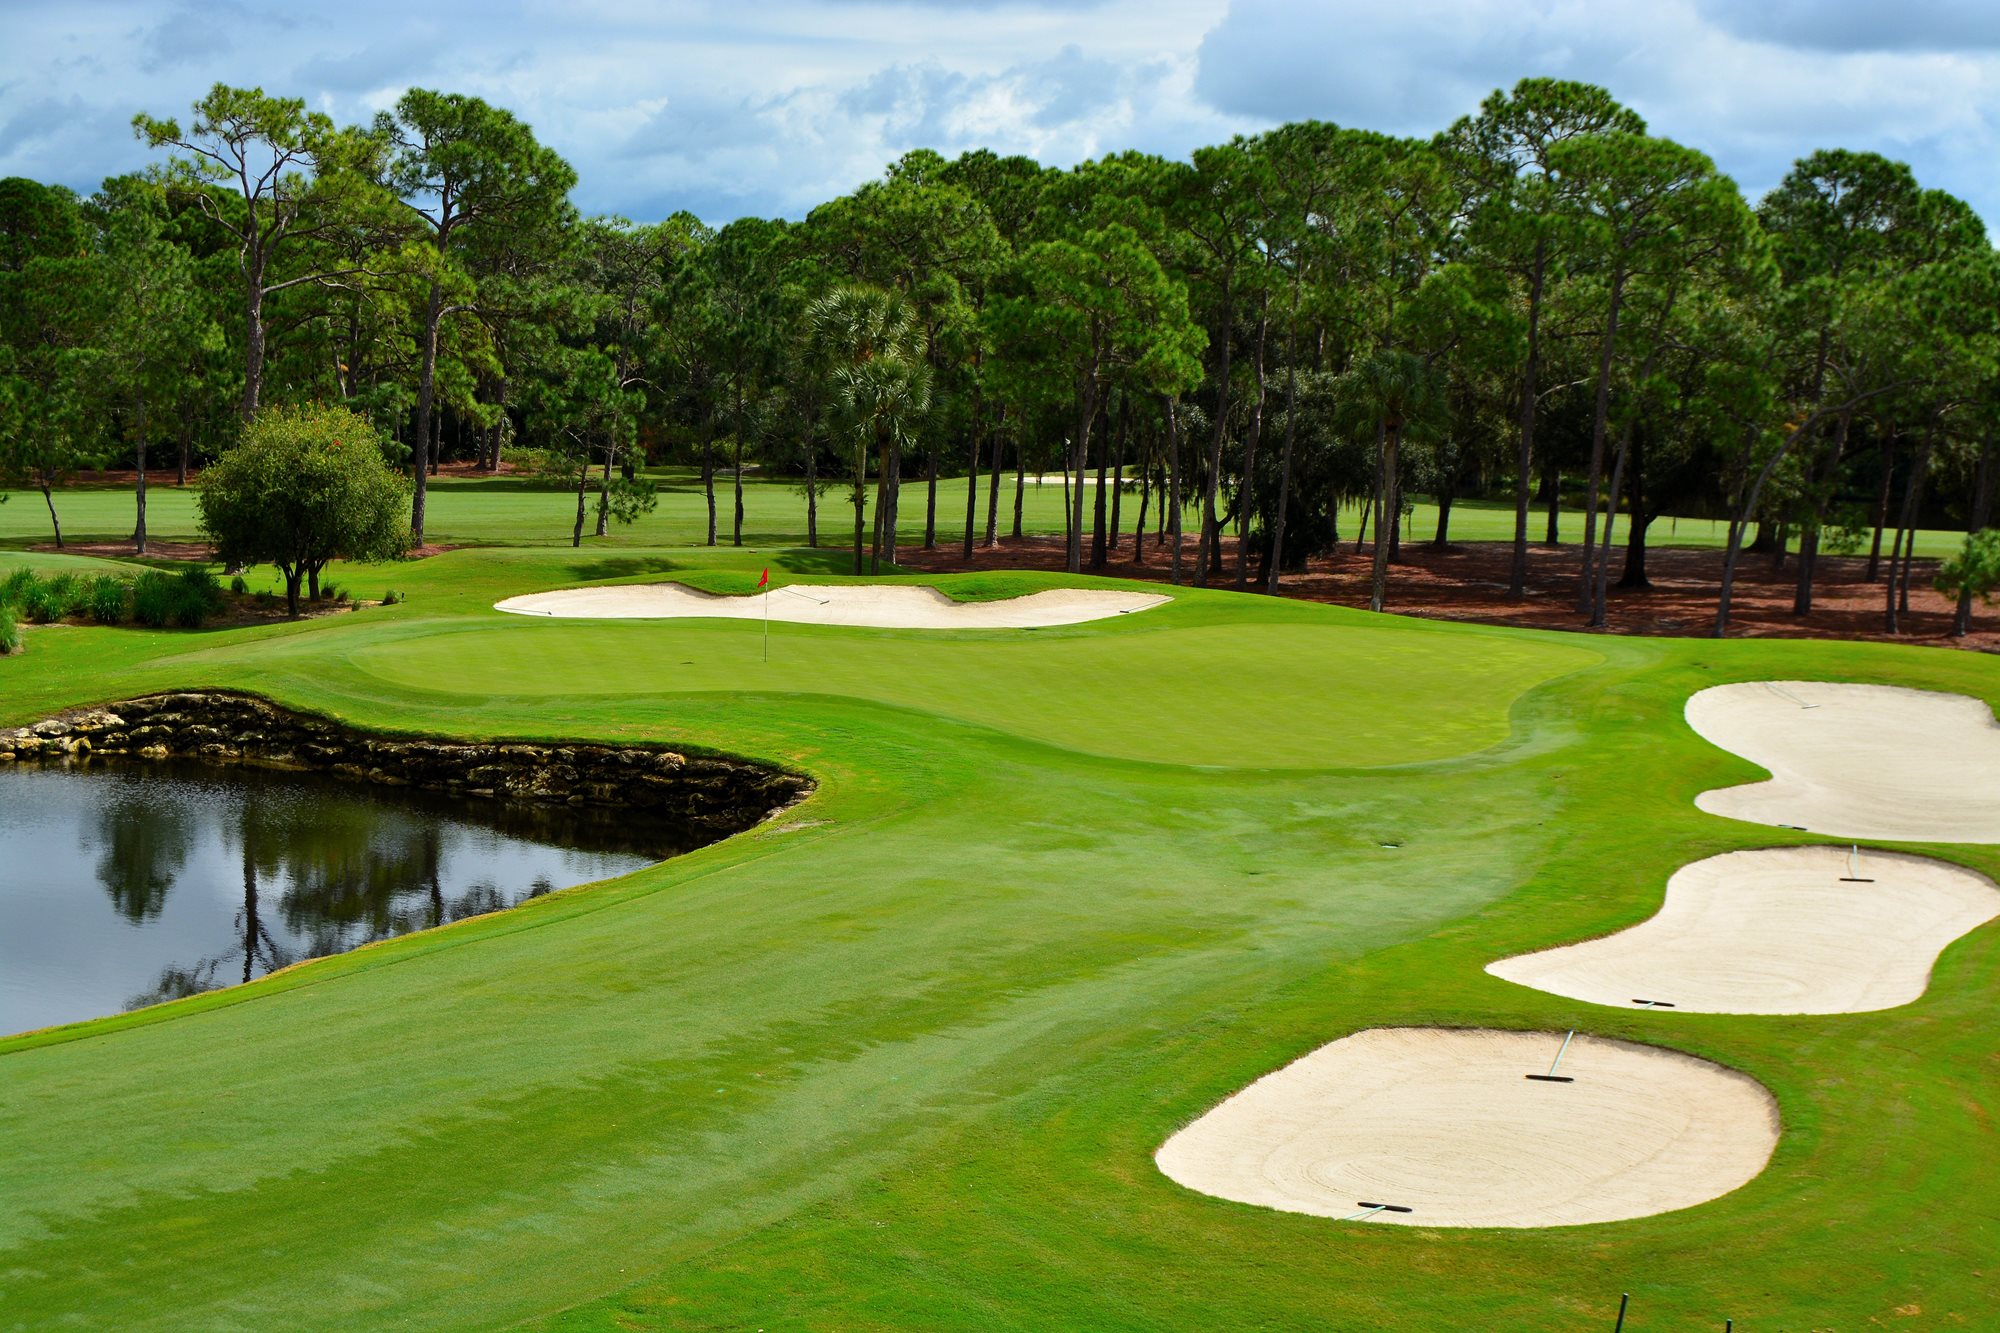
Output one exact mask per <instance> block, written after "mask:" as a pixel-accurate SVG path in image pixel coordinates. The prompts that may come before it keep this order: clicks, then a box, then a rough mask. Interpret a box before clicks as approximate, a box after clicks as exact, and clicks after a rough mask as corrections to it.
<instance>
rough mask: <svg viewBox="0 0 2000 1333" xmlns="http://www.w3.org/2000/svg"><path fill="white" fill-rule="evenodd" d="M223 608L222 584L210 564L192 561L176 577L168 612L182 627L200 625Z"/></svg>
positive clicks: (192, 627)
mask: <svg viewBox="0 0 2000 1333" xmlns="http://www.w3.org/2000/svg"><path fill="white" fill-rule="evenodd" d="M221 609H222V585H221V584H220V583H218V582H217V581H216V578H215V574H214V572H213V571H212V570H210V569H209V567H208V566H207V565H189V566H188V567H187V568H185V569H183V570H181V571H180V572H179V573H178V574H175V575H174V578H173V590H172V593H171V595H170V600H169V603H168V614H169V616H170V617H171V618H172V619H173V622H174V623H175V624H176V625H179V626H180V627H181V628H182V629H200V628H201V625H202V622H203V621H205V620H207V619H208V618H209V617H210V616H212V615H214V614H215V613H216V612H217V611H220V610H221Z"/></svg>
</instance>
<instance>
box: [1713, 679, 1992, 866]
mask: <svg viewBox="0 0 2000 1333" xmlns="http://www.w3.org/2000/svg"><path fill="white" fill-rule="evenodd" d="M1687 720H1688V725H1689V726H1691V727H1693V728H1694V729H1695V731H1696V732H1697V733H1698V734H1699V735H1701V736H1702V737H1703V738H1705V739H1706V740H1708V741H1710V742H1712V743H1714V744H1715V745H1718V746H1720V747H1722V748H1723V749H1725V750H1728V751H1730V752H1732V753H1734V754H1739V755H1742V756H1743V757H1744V758H1745V759H1748V760H1750V761H1751V762H1752V763H1755V764H1758V765H1760V766H1761V767H1763V768H1766V769H1768V770H1770V773H1771V777H1770V780H1769V781H1766V782H1756V783H1750V784H1747V785H1745V786H1741V787H1725V788H1720V789H1718V790H1715V791H1706V792H1703V793H1702V794H1701V795H1700V796H1698V797H1696V798H1695V804H1696V805H1698V806H1700V807H1701V808H1702V809H1703V810H1706V811H1708V812H1709V813H1710V814H1713V815H1722V816H1724V817H1725V818H1728V819H1742V820H1748V821H1750V822H1752V823H1757V824H1776V825H1781V826H1792V827H1797V828H1803V829H1806V830H1809V831H1811V832H1813V833H1825V834H1828V835H1831V836H1833V837H1837V838H1881V839H1889V840H1901V841H1923V842H1980V843H1991V842H2000V725H1996V724H1995V722H1994V719H1993V711H1992V709H1990V708H1988V707H1987V706H1986V704H1985V703H1983V702H1981V701H1980V700H1978V699H1971V698H1967V697H1966V696H1965V695H1962V694H1938V693H1933V692H1931V691H1928V690H1910V689H1903V688H1901V687H1899V686H1891V685H1846V684H1832V683H1828V682H1824V681H1797V680H1786V681H1763V682H1757V683H1752V684H1741V685H1718V686H1716V687H1714V688H1713V689H1707V690H1703V691H1701V692H1700V693H1699V694H1697V695H1695V696H1694V697H1693V698H1692V699H1689V700H1688V702H1687Z"/></svg>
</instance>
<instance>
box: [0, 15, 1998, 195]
mask: <svg viewBox="0 0 2000 1333" xmlns="http://www.w3.org/2000/svg"><path fill="white" fill-rule="evenodd" d="M225 5H226V6H227V7H224V6H225ZM1885 16H1886V17H1885ZM1532 74H1553V75H1558V76H1562V77H1568V78H1577V79H1584V80H1588V81H1590V82H1595V83H1601V84H1604V85H1605V86H1607V87H1609V88H1610V89H1611V90H1612V91H1613V92H1614V93H1615V94H1617V95H1618V96H1619V97H1621V98H1622V99H1624V100H1625V101H1627V102H1628V103H1629V104H1631V105H1633V106H1634V107H1636V108H1637V109H1638V110H1640V111H1641V112H1642V113H1643V114H1645V115H1646V117H1647V118H1648V120H1649V121H1650V122H1651V123H1652V125H1653V127H1654V128H1655V130H1657V131H1658V132H1660V133H1664V134H1671V135H1673V136H1675V137H1676V138H1680V139H1682V140H1684V141H1685V142H1688V143H1691V144H1693V145H1695V146H1697V147H1700V148H1703V149H1705V150H1706V151H1708V152H1709V153H1710V154H1711V155H1713V156H1714V157H1715V158H1716V159H1717V161H1718V162H1719V163H1721V165H1722V166H1723V168H1724V169H1725V170H1727V171H1730V172H1731V173H1732V174H1733V175H1735V176H1736V177H1737V179H1738V180H1739V181H1740V182H1741V183H1742V184H1743V185H1744V186H1745V187H1746V189H1749V190H1751V191H1752V192H1755V191H1758V190H1761V189H1763V188H1766V187H1768V186H1769V185H1770V184H1772V183H1773V182H1774V181H1775V180H1776V179H1777V177H1778V176H1779V175H1780V174H1782V173H1783V171H1784V169H1785V167H1786V166H1787V165H1788V164H1789V163H1790V162H1791V161H1792V160H1793V159H1794V158H1796V157H1797V156H1799V155H1801V154H1803V153H1805V152H1808V151H1811V150H1812V149H1814V148H1817V147H1823V146H1827V145H1830V144H1836V143H1837V144H1841V145H1844V146H1849V147H1855V148H1873V149H1877V150H1879V151H1883V152H1887V153H1890V154H1892V155H1895V156H1900V157H1904V158H1907V159H1908V160H1909V161H1910V162H1911V163H1912V165H1914V166H1915V167H1916V169H1917V173H1918V176H1919V178H1920V179H1922V180H1923V181H1924V182H1925V183H1926V184H1929V185H1937V186H1941V187H1943V188H1946V189H1950V190H1953V191H1954V192H1956V193H1959V194H1962V195H1964V196H1965V197H1967V198H1968V199H1970V200H1971V201H1972V202H1973V203H1974V204H1975V205H1976V206H1978V207H1980V208H1981V209H1982V210H1983V211H1985V212H1986V213H1988V214H1989V215H1993V216H2000V187H1996V186H1994V185H1989V177H1990V176H1991V175H1992V172H1991V169H1990V163H1991V162H1993V161H1995V160H2000V129H1996V126H1995V124H1994V119H1995V110H1996V106H2000V103H1996V94H2000V4H1996V3H1995V0H1899V3H1898V4H1897V5H1895V6H1893V7H1885V6H1883V5H1882V4H1881V3H1880V0H1756V2H1755V3H1752V2H1751V0H1455V2H1454V0H1333V2H1331V3H1328V2H1326V0H1235V3H1234V4H1229V3H1226V0H1098V2H1097V3H1090V4H1076V3H1073V2H1069V0H981V2H979V3H973V4H964V3H950V2H948V0H819V2H818V3H814V2H813V0H767V2H766V3H764V4H761V5H750V4H744V3H741V0H737V2H736V3H723V2H722V0H668V2H667V3H664V4H662V3H659V2H658V0H582V2H581V3H579V2H577V0H443V2H442V3H439V4H432V5H427V6H415V5H410V4H408V3H407V0H393V2H392V0H347V3H344V4H343V5H341V6H340V7H338V8H337V9H332V10H329V9H302V8H298V7H294V6H288V5H283V4H279V3H276V2H275V0H256V3H251V2H249V0H222V3H216V4H211V3H201V4H195V3H178V2H172V3H169V2H166V0H70V3H68V4H65V5H61V6H55V5H26V4H0V174H20V175H29V176H35V177H37V178H40V179H45V180H60V181H62V182H64V183H65V184H69V185H71V186H73V187H75V188H78V189H83V190H89V189H92V188H94V187H95V185H96V184H97V182H98V181H99V180H100V179H101V178H102V177H103V176H105V175H107V174H111V173H113V172H118V171H126V170H132V169H134V168H136V167H138V166H140V165H143V164H144V163H145V162H146V161H147V156H146V154H145V152H144V151H143V149H142V148H141V147H140V145H139V144H137V143H136V142H135V141H133V140H132V138H131V137H130V135H129V132H128V131H127V130H126V128H125V127H126V125H127V123H128V122H129V120H130V118H131V116H132V114H133V113H134V112H135V111H140V110H144V111H148V112H151V113H154V114H181V115H185V112H186V108H187V105H188V103H189V102H191V101H192V100H193V99H194V98H196V97H197V96H199V95H200V94H201V93H202V92H203V91H205V89H206V88H207V86H208V85H209V84H210V83H213V82H215V81H217V80H224V81H228V82H232V83H242V84H261V85H262V86H263V87H264V88H266V89H267V90H268V91H271V92H274V93H286V94H290V95H294V96H302V97H305V98H307V99H308V100H309V101H310V102H311V104H312V105H314V106H315V107H320V108H323V109H325V110H327V111H328V112H329V113H330V114H333V115H334V116H336V117H337V118H342V119H349V120H363V119H365V118H366V117H367V116H368V115H369V114H371V113H372V112H373V111H374V110H376V109H378V108H380V107H382V106H385V105H388V104H390V103H391V102H393V101H394V99H395V97H396V96H397V95H398V94H399V93H400V92H401V91H402V90H403V89H404V88H406V87H409V86H411V85H413V84H416V85H422V86H426V87H436V88H448V89H452V90H455V91H463V92H468V93H473V94H476V95H478V96H481V97H485V98H487V99H489V100H491V101H494V102H497V103H500V104H502V105H505V106H507V107H509V108H510V109H511V110H513V111H514V112H515V113H516V114H517V115H519V116H521V117H522V118H523V119H524V120H526V121H528V122H529V123H530V124H531V125H533V126H534V127H535V130H536V132H537V134H538V135H540V136H541V138H542V139H543V140H544V141H545V142H547V143H549V144H551V145H552V146H554V147H555V148H557V149H558V150H559V151H560V152H562V153H563V154H564V155H565V156H567V157H568V158H569V159H570V160H571V161H572V162H573V163H574V164H575V166H576V167H577V169H578V172H579V174H580V176H581V178H582V181H581V184H580V186H579V188H578V202H579V204H580V205H581V206H583V207H584V208H586V209H589V210H602V211H607V212H611V211H615V212H620V213H624V214H626V215H628V216H632V217H639V218H649V217H657V216H661V215H663V214H664V213H666V212H669V211H672V210H673V209H675V208H690V209H693V210H694V211H696V212H699V213H701V214H702V215H703V216H705V217H708V218H710V219H711V220H714V221H724V220H727V219H728V218H729V217H733V216H736V215H737V214H739V213H742V212H757V213H766V214H779V213H781V214H786V215H790V216H797V215H799V214H801V213H803V212H804V211H805V210H806V209H807V208H809V207H811V206H812V205H813V204H815V203H817V202H819V201H821V200H823V199H825V198H827V197H828V196H830V195H832V194H834V193H837V192H840V191H844V190H847V189H851V188H853V187H854V186H855V185H856V184H858V183H860V182H861V181H863V180H865V179H868V178H870V177H872V176H874V175H876V174H878V173H879V172H880V171H881V169H882V167H883V166H884V164H886V163H887V162H888V161H890V160H891V159H893V158H894V157H895V156H897V155H898V154H899V153H901V152H903V151H905V150H907V149H909V148H913V147H919V146H925V147H934V148H937V149H939V150H940V151H944V152H946V153H955V152H957V151H960V150H962V149H965V148H971V147H990V148H993V149H995V150H997V151H1000V152H1004V153H1015V152H1018V153H1027V154H1030V155H1033V156H1036V157H1038V158H1040V159H1042V160H1043V161H1047V162H1051V163H1055V164H1060V165H1068V164H1070V163H1073V162H1075V161H1077V160H1079V159H1081V158H1084V157H1089V156H1095V155H1098V154H1101V153H1105V152H1112V151H1117V150H1121V149H1125V148H1141V149H1146V150H1150V151H1156V152H1165V153H1171V154H1184V153H1185V152H1186V151H1187V150H1189V149H1190V148H1193V147H1195V146H1196V145H1199V144H1203V143H1212V142H1216V141H1218V140H1221V139H1225V138H1227V137H1228V136H1229V135H1230V134H1231V133H1235V132H1239V131H1249V130H1254V129H1257V128H1259V127H1261V126H1265V125H1269V124H1273V123H1276V122H1277V121H1280V120H1283V119H1290V118H1297V117H1304V116H1313V117H1318V118H1321V119H1327V120H1335V121H1339V122H1341V123H1344V124H1350V125H1357V126H1365V127H1368V128H1373V129H1382V130H1389V131H1393V132H1398V133H1406V134H1428V133H1430V132H1432V131H1434V130H1437V129H1440V128H1442V127H1443V126H1444V125H1446V124H1448V123H1449V122H1450V121H1451V120H1452V119H1453V118H1455V117H1456V116H1458V115H1461V114H1464V113H1466V112H1468V111H1471V110H1472V109H1474V108H1475V107H1476V106H1477V104H1478V102H1479V100H1480V99H1481V98H1482V97H1484V96H1485V95H1486V94H1487V93H1488V92H1490V91H1491V90H1492V89H1494V88H1495V87H1503V86H1507V85H1511V84H1512V83H1513V82H1514V81H1516V80H1517V79H1519V78H1521V77H1524V76H1527V75H1532Z"/></svg>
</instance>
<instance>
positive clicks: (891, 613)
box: [496, 583, 1173, 629]
mask: <svg viewBox="0 0 2000 1333" xmlns="http://www.w3.org/2000/svg"><path fill="white" fill-rule="evenodd" d="M1172 600H1173V599H1172V598H1170V597H1164V596H1161V595H1160V594H1158V593H1144V592H1118V591H1116V590H1113V589H1106V588H1050V589H1047V590H1045V591H1043V592H1034V593H1028V594H1026V595H1025V596H1021V597H1009V598H1006V599H1005V600H1002V601H992V602H955V601H953V600H952V599H951V598H949V597H947V596H945V595H944V594H943V593H941V592H939V591H938V590H937V589H936V588H932V587H929V586H926V585H922V584H912V585H909V586H906V587H897V586H889V585H885V584H806V583H794V584H790V585H787V586H786V587H782V588H773V589H771V590H770V591H769V592H767V593H756V594H753V595H751V596H747V597H718V596H714V595H712V594H710V593H705V592H697V591H695V590H694V589H693V588H689V587H684V586H683V585H681V584H678V583H625V584H617V585H613V586H610V587H603V588H565V589H562V590H561V591H558V592H537V593H529V594H527V595H526V596H522V597H509V598H508V599H507V600H505V601H503V602H499V603H496V609H498V610H501V611H511V612H513V613H514V614H516V615H524V616H564V617H576V618H580V619H589V620H673V619H696V618H699V619H710V620H758V621H761V620H763V619H764V618H765V617H766V615H768V616H769V617H770V619H772V620H781V621H789V622H792V623H795V624H801V625H841V626H848V627H853V628H867V629H1043V628H1047V627H1050V626H1055V625H1080V624H1082V623H1084V622H1085V621H1090V620H1108V619H1110V618H1111V617H1113V616H1123V615H1131V614H1133V613H1134V612H1137V611H1146V610H1150V609H1151V608H1153V607H1156V606H1160V605H1162V604H1164V603H1166V602H1169V601H1172Z"/></svg>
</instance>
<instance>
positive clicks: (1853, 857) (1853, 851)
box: [1840, 842, 1875, 884]
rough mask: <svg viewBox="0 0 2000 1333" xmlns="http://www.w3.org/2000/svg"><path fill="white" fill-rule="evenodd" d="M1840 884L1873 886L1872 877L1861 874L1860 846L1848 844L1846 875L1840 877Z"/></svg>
mask: <svg viewBox="0 0 2000 1333" xmlns="http://www.w3.org/2000/svg"><path fill="white" fill-rule="evenodd" d="M1840 882H1841V883H1842V884H1873V883H1874V882H1875V881H1874V879H1873V878H1872V877H1869V876H1865V875H1863V874H1862V873H1861V844H1860V843H1858V842H1856V843H1850V844H1848V848H1847V873H1846V874H1845V875H1842V876H1841V877H1840Z"/></svg>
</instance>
